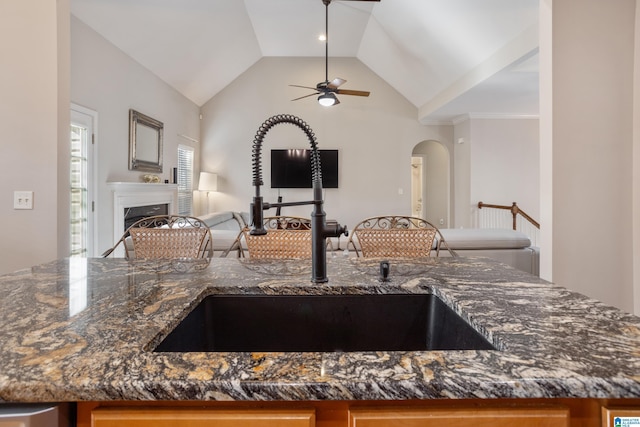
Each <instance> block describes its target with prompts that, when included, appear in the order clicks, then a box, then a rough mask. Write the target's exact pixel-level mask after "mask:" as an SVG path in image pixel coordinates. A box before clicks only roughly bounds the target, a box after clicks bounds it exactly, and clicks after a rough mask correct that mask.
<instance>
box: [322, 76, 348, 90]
mask: <svg viewBox="0 0 640 427" xmlns="http://www.w3.org/2000/svg"><path fill="white" fill-rule="evenodd" d="M346 82H347V81H346V80H345V79H341V78H340V77H336V78H335V79H333V80H331V82H329V84H328V85H327V87H330V88H331V89H338V87H340V85H343V84H345V83H346Z"/></svg>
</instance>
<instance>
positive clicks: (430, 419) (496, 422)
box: [349, 408, 569, 427]
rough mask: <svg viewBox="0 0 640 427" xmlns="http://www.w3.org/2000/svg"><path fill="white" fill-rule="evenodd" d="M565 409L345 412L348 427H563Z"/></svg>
mask: <svg viewBox="0 0 640 427" xmlns="http://www.w3.org/2000/svg"><path fill="white" fill-rule="evenodd" d="M568 425H569V410H568V409H565V408H468V409H466V408H433V409H428V408H424V409H413V408H388V409H384V408H382V409H367V408H362V409H359V408H354V409H350V410H349V427H442V426H447V427H512V426H518V427H529V426H531V427H533V426H535V427H567V426H568Z"/></svg>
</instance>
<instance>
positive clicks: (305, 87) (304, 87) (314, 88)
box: [289, 85, 318, 90]
mask: <svg viewBox="0 0 640 427" xmlns="http://www.w3.org/2000/svg"><path fill="white" fill-rule="evenodd" d="M289 86H291V87H301V88H303V89H311V90H318V88H317V87H310V86H300V85H289Z"/></svg>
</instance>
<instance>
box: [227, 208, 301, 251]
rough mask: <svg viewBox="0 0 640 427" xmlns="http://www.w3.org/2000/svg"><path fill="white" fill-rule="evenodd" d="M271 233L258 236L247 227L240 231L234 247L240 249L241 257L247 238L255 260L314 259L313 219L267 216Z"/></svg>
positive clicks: (265, 222)
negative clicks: (243, 242) (312, 254)
mask: <svg viewBox="0 0 640 427" xmlns="http://www.w3.org/2000/svg"><path fill="white" fill-rule="evenodd" d="M264 228H266V229H267V234H265V235H261V236H254V235H252V234H251V233H250V229H249V228H248V227H245V228H244V229H242V231H240V235H239V236H238V239H236V240H237V242H238V244H235V243H234V247H238V248H240V252H241V253H240V256H243V257H244V256H245V253H244V251H243V250H242V247H243V245H242V244H241V242H240V240H242V239H244V241H245V243H246V247H247V251H248V252H249V257H250V258H254V259H310V258H311V220H310V219H308V218H302V217H296V216H271V217H265V218H264Z"/></svg>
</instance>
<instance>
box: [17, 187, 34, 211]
mask: <svg viewBox="0 0 640 427" xmlns="http://www.w3.org/2000/svg"><path fill="white" fill-rule="evenodd" d="M13 209H33V191H14V192H13Z"/></svg>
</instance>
